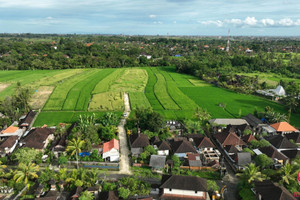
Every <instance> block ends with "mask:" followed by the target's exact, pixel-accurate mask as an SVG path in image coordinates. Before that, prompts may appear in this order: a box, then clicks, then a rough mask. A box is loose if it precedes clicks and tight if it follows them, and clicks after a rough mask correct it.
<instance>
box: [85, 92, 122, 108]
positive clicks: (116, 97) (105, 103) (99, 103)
mask: <svg viewBox="0 0 300 200" xmlns="http://www.w3.org/2000/svg"><path fill="white" fill-rule="evenodd" d="M96 110H97V111H114V110H115V111H116V110H117V111H123V110H124V97H123V93H122V92H104V93H100V94H95V95H93V98H92V100H91V102H90V105H89V111H96Z"/></svg>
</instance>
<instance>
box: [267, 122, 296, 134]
mask: <svg viewBox="0 0 300 200" xmlns="http://www.w3.org/2000/svg"><path fill="white" fill-rule="evenodd" d="M270 126H271V127H273V128H274V129H275V130H276V131H278V132H293V131H298V130H297V129H296V128H294V127H293V126H291V125H290V124H289V123H287V122H278V123H276V124H271V125H270Z"/></svg>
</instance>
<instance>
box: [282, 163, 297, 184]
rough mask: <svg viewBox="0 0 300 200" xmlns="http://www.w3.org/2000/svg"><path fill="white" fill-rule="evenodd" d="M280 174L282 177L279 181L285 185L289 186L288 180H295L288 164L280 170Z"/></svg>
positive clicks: (291, 167)
mask: <svg viewBox="0 0 300 200" xmlns="http://www.w3.org/2000/svg"><path fill="white" fill-rule="evenodd" d="M281 173H282V177H281V181H282V182H283V183H286V184H288V185H289V184H290V180H294V179H295V176H296V175H295V174H294V173H293V166H292V165H291V164H289V163H287V164H285V165H284V166H283V167H282V168H281Z"/></svg>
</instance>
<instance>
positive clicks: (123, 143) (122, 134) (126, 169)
mask: <svg viewBox="0 0 300 200" xmlns="http://www.w3.org/2000/svg"><path fill="white" fill-rule="evenodd" d="M124 105H125V110H124V113H123V117H122V119H121V121H120V124H119V126H118V132H119V140H120V154H121V156H120V171H119V174H128V175H130V174H131V171H130V162H129V158H128V155H129V154H130V152H129V149H128V143H127V137H126V131H125V128H124V125H125V124H126V119H127V117H128V116H129V114H130V105H129V97H128V93H124Z"/></svg>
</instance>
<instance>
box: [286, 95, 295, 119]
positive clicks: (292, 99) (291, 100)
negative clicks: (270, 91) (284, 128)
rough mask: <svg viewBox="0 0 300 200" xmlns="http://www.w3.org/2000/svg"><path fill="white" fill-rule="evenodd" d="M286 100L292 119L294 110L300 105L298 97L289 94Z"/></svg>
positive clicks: (289, 116) (289, 115)
mask: <svg viewBox="0 0 300 200" xmlns="http://www.w3.org/2000/svg"><path fill="white" fill-rule="evenodd" d="M284 101H285V104H286V106H287V107H288V118H289V119H290V118H291V114H292V111H293V110H295V108H296V107H297V106H298V99H297V98H296V97H295V96H287V97H286V98H285V99H284Z"/></svg>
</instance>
